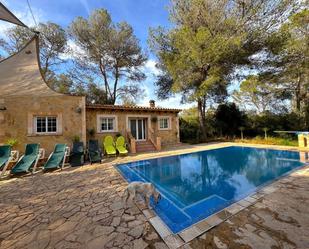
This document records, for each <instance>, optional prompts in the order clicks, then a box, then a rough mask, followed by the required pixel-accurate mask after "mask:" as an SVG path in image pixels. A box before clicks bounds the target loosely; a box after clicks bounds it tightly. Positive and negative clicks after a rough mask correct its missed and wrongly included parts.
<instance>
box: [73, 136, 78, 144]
mask: <svg viewBox="0 0 309 249" xmlns="http://www.w3.org/2000/svg"><path fill="white" fill-rule="evenodd" d="M72 142H73V143H78V142H80V137H79V136H78V135H75V136H73V137H72Z"/></svg>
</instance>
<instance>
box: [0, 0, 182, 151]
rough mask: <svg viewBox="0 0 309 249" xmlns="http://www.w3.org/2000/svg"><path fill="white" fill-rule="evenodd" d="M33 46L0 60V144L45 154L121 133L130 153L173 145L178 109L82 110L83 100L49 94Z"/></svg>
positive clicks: (34, 41)
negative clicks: (36, 146)
mask: <svg viewBox="0 0 309 249" xmlns="http://www.w3.org/2000/svg"><path fill="white" fill-rule="evenodd" d="M5 11H7V10H6V9H1V5H0V19H2V20H8V21H10V22H13V23H16V24H19V23H18V21H16V20H17V19H16V20H15V19H14V18H15V17H14V16H13V14H12V13H10V12H5ZM3 13H4V14H6V15H7V16H5V15H4V16H1V15H3ZM19 25H20V24H19ZM38 44H39V37H38V36H37V35H35V36H34V37H33V38H32V39H31V40H30V41H29V42H28V44H27V45H26V46H25V47H24V48H23V49H21V50H20V51H19V52H18V53H16V54H14V55H12V56H10V57H8V58H6V59H4V60H2V61H0V144H4V143H6V141H7V140H8V139H10V138H13V139H17V140H18V141H19V143H18V145H17V148H16V149H18V150H20V151H23V150H24V146H25V144H26V143H40V145H41V147H42V148H45V149H46V151H47V153H50V152H51V151H52V150H53V148H54V146H55V144H56V143H66V144H68V145H71V144H72V140H73V138H74V137H79V139H80V140H81V141H83V142H84V144H86V143H87V140H88V139H90V138H93V139H98V140H99V141H100V143H101V144H102V142H103V139H104V137H105V136H106V135H112V136H114V137H115V136H117V135H119V134H121V135H123V136H125V138H126V140H127V143H128V144H129V149H130V150H131V152H133V153H135V152H139V151H147V150H160V149H161V145H162V146H168V145H171V144H176V143H179V121H178V113H179V112H180V110H178V109H168V108H158V107H155V105H154V102H151V106H149V107H141V106H111V105H86V100H85V97H84V96H72V95H66V94H60V93H57V92H55V91H53V90H52V89H50V88H49V87H48V85H47V84H46V83H45V81H44V78H43V77H42V75H41V70H40V61H39V47H38Z"/></svg>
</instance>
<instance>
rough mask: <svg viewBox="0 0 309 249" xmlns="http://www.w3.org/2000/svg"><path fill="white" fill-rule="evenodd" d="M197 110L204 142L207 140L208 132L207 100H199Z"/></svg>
mask: <svg viewBox="0 0 309 249" xmlns="http://www.w3.org/2000/svg"><path fill="white" fill-rule="evenodd" d="M197 109H198V119H199V125H200V130H201V140H202V141H203V142H205V141H206V139H207V131H206V113H205V111H206V98H205V97H203V98H199V99H198V101H197Z"/></svg>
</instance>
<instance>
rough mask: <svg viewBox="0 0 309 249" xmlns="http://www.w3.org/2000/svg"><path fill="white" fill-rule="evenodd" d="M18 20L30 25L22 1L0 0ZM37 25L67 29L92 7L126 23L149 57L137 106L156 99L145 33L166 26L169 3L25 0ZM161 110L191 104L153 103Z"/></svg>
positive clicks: (159, 0) (177, 99)
mask: <svg viewBox="0 0 309 249" xmlns="http://www.w3.org/2000/svg"><path fill="white" fill-rule="evenodd" d="M0 1H1V2H2V3H3V4H4V5H6V6H7V7H8V8H9V9H10V10H11V11H12V12H13V13H14V14H15V15H16V16H17V17H18V18H20V19H21V20H22V21H23V22H24V23H25V24H27V25H28V26H33V25H34V21H33V19H32V17H31V14H30V11H29V8H28V6H27V1H26V0H0ZM29 2H30V4H31V7H32V10H33V13H34V16H35V19H36V20H37V22H46V21H52V22H55V23H57V24H60V25H61V26H63V27H67V26H68V25H69V24H70V23H71V22H72V20H73V19H74V18H75V17H77V16H83V17H85V18H87V17H88V15H89V13H91V11H92V10H94V9H96V8H105V9H107V10H108V12H109V13H110V14H111V16H112V19H113V21H115V22H119V21H126V22H128V23H129V24H130V25H132V27H133V29H134V32H135V35H136V36H137V37H138V39H139V40H140V44H141V46H142V47H143V49H144V50H145V51H146V52H147V54H148V55H149V60H148V62H147V63H146V66H145V72H146V74H147V76H148V77H147V80H145V81H144V82H142V83H141V84H142V86H143V88H144V89H145V92H146V97H145V98H144V99H141V100H139V103H138V104H140V105H148V101H149V99H155V100H157V99H156V97H155V87H154V84H153V82H154V79H155V74H156V73H157V70H156V68H155V57H154V56H153V55H152V54H151V53H150V51H149V50H148V48H147V38H148V30H149V28H150V27H157V26H159V25H160V26H164V27H170V25H171V24H170V22H169V19H168V11H167V7H168V4H169V0H151V1H148V0H53V1H51V0H29ZM6 28H7V24H6V23H3V22H2V23H0V34H1V33H2V34H3V31H4V30H5V29H6ZM157 105H160V106H163V107H174V108H187V107H189V106H191V105H188V104H187V105H181V104H180V96H175V97H174V98H170V99H169V100H165V101H157Z"/></svg>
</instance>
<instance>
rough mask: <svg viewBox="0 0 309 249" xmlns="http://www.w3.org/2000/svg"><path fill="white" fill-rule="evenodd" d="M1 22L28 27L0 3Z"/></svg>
mask: <svg viewBox="0 0 309 249" xmlns="http://www.w3.org/2000/svg"><path fill="white" fill-rule="evenodd" d="M0 20H2V21H6V22H10V23H14V24H17V25H20V26H24V27H27V26H26V25H25V24H24V23H22V22H21V21H20V20H19V19H18V18H17V17H16V16H15V15H14V14H13V13H12V12H11V11H9V10H8V9H7V8H6V7H5V6H4V5H3V4H2V3H0Z"/></svg>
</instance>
